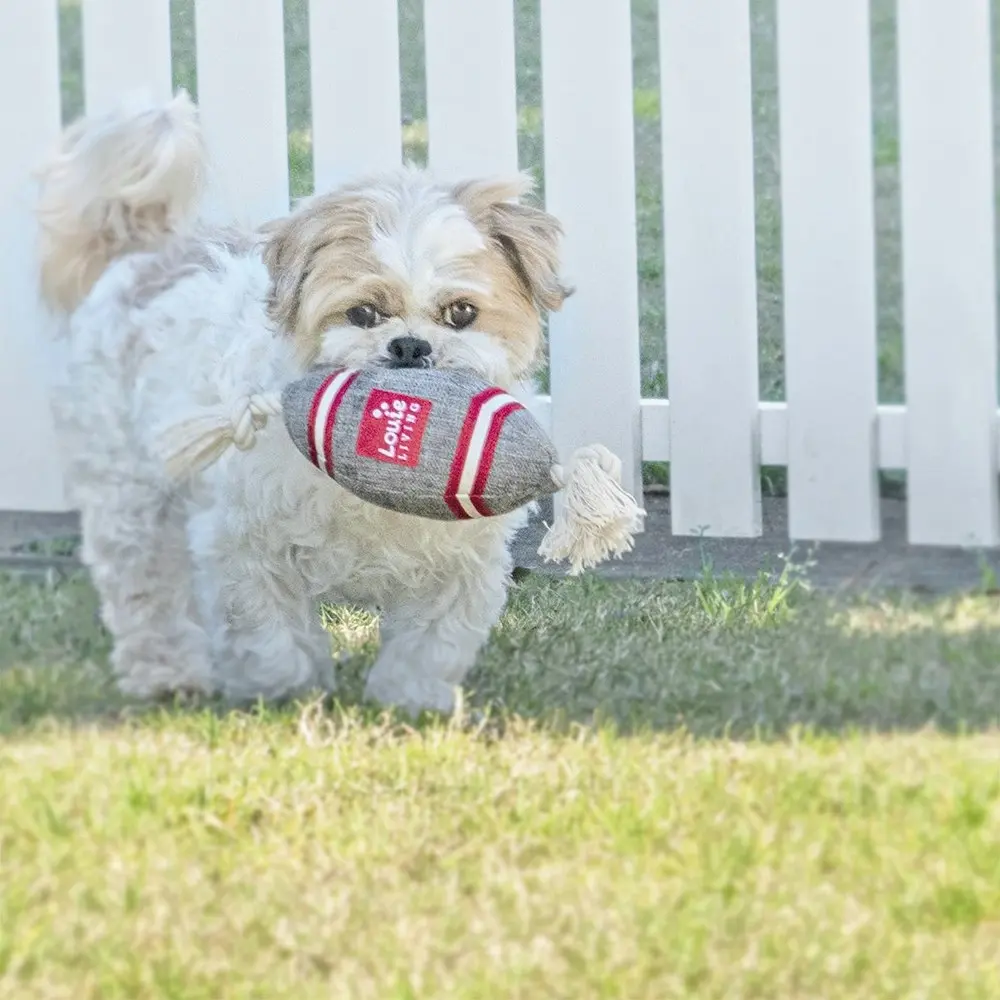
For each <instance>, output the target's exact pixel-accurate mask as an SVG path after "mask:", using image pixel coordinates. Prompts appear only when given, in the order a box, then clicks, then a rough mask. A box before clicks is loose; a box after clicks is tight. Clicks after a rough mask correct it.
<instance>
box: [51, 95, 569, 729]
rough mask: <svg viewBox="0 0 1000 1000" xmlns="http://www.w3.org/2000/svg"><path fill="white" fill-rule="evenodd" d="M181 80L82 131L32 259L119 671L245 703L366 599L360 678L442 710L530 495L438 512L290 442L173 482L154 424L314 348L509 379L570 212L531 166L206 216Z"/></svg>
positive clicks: (75, 485) (362, 187)
mask: <svg viewBox="0 0 1000 1000" xmlns="http://www.w3.org/2000/svg"><path fill="white" fill-rule="evenodd" d="M203 174H204V154H203V145H202V141H201V136H200V132H199V128H198V122H197V114H196V111H195V109H194V107H193V106H192V105H191V103H190V102H189V101H188V99H187V98H186V97H185V96H183V95H182V96H180V97H178V98H176V99H175V100H174V101H172V102H171V103H169V104H168V105H166V106H157V107H150V106H146V107H140V108H133V109H130V110H123V111H119V112H117V113H115V114H112V115H108V116H105V117H101V118H96V119H85V120H83V121H81V122H79V123H77V124H76V125H74V126H73V127H71V128H70V129H69V130H68V131H67V133H66V135H65V138H64V142H63V145H62V147H61V150H60V152H59V154H58V155H57V156H56V157H54V158H53V160H52V161H51V162H50V163H49V164H48V165H47V166H46V168H45V169H44V170H43V172H42V176H41V196H40V203H39V222H40V227H41V278H42V289H43V294H44V297H45V299H46V301H47V302H48V303H49V304H50V305H51V306H52V307H53V308H54V309H55V310H56V311H57V312H59V313H60V314H61V317H62V321H61V326H62V328H63V330H64V332H65V342H64V344H63V346H62V350H61V354H62V356H63V358H64V361H65V371H64V373H63V376H62V378H61V379H60V380H59V381H58V384H57V386H56V389H55V396H54V400H55V402H54V406H55V411H56V417H57V421H58V432H59V435H60V439H61V442H62V445H63V447H64V449H65V456H66V464H67V477H68V481H69V489H70V491H71V497H72V500H73V502H74V503H75V505H76V506H77V507H78V508H79V510H80V511H81V516H82V527H83V540H84V544H83V558H84V560H85V562H86V564H87V565H88V566H89V567H90V570H91V573H92V575H93V579H94V583H95V584H96V586H97V589H98V591H99V592H100V596H101V601H102V607H103V612H102V613H103V617H104V621H105V622H106V624H107V627H108V628H109V630H110V631H111V633H112V636H113V639H114V652H113V658H112V662H113V666H114V669H115V672H116V674H117V677H118V678H119V683H120V685H121V687H122V689H123V690H124V691H126V692H128V693H130V694H133V695H136V696H139V697H151V696H156V695H161V694H166V693H170V692H175V691H185V690H186V691H201V692H206V693H209V692H211V693H220V694H222V695H223V696H224V697H226V698H227V699H230V700H234V701H246V700H249V699H254V698H257V697H264V698H277V697H282V696H287V695H293V694H295V693H299V692H303V691H306V690H309V689H313V688H317V687H319V688H325V689H330V688H331V687H332V686H333V682H334V676H333V675H334V670H333V662H332V658H331V654H330V644H329V641H328V637H327V636H326V635H325V634H324V632H323V631H322V629H321V627H320V623H319V619H318V611H317V605H318V602H319V601H320V600H329V601H333V602H342V603H352V604H360V605H365V606H369V607H376V608H378V609H379V610H380V612H381V640H382V644H381V651H380V654H379V656H378V659H377V662H376V663H375V665H374V667H373V669H372V671H371V674H370V676H369V678H368V683H367V696H368V697H370V698H372V699H374V700H377V701H380V702H382V703H384V704H392V705H396V706H398V707H400V708H402V709H403V710H406V711H409V712H411V713H412V712H417V711H419V710H422V709H436V710H441V711H448V710H449V709H450V708H451V706H452V705H453V699H454V688H455V686H456V685H459V684H461V682H462V680H463V678H464V677H465V675H466V673H467V672H468V670H469V669H470V667H471V666H472V665H473V663H474V661H475V658H476V655H477V653H478V651H479V650H480V648H481V647H482V645H483V643H484V642H485V640H486V638H487V636H488V634H489V632H490V629H491V628H492V626H493V625H494V624H495V623H496V621H497V619H498V617H499V615H500V613H501V611H502V609H503V606H504V603H505V599H506V591H507V585H508V580H509V575H510V570H511V560H510V557H509V554H508V546H509V542H510V539H511V536H512V534H513V532H514V531H515V530H516V529H517V528H518V527H519V526H520V525H521V524H522V522H523V517H524V515H523V513H518V514H515V515H511V516H508V517H504V518H495V519H484V520H475V521H465V522H456V523H437V522H432V521H425V520H420V519H417V518H414V517H410V516H406V515H402V514H395V513H392V512H389V511H385V510H382V509H379V508H376V507H374V506H371V505H369V504H366V503H364V502H362V501H360V500H358V499H357V498H355V497H354V496H352V495H350V494H348V493H347V492H345V491H344V490H342V489H341V488H340V487H338V486H337V485H336V484H335V483H333V482H332V481H331V480H330V479H328V478H326V477H325V476H324V475H322V474H321V473H320V472H318V471H317V470H316V469H315V468H313V467H312V466H311V465H310V464H309V463H308V462H306V461H304V460H303V458H302V456H301V455H300V454H299V453H298V452H297V451H296V450H295V447H294V445H293V444H292V442H291V440H290V439H289V438H288V436H287V434H286V432H285V430H284V428H283V427H282V426H281V422H280V421H277V422H275V421H272V424H271V426H270V427H268V428H267V429H266V430H265V431H263V432H262V433H261V434H260V435H259V437H258V442H257V446H256V447H255V448H254V449H253V450H252V451H251V452H246V453H240V452H236V453H233V454H231V455H228V456H226V457H225V458H223V459H222V460H221V461H220V462H219V463H217V464H216V465H214V466H212V467H211V468H210V469H208V470H207V471H206V472H204V473H202V474H200V475H199V476H198V477H196V478H195V479H194V480H193V481H192V482H190V483H185V484H182V485H180V486H178V485H177V484H176V483H173V482H171V481H170V479H169V477H168V476H167V474H166V471H165V468H164V464H163V459H162V455H161V453H160V451H159V449H158V446H157V440H158V434H159V432H160V431H162V430H163V429H164V428H165V427H167V426H169V425H172V424H176V423H177V422H178V421H180V420H184V419H186V418H188V417H190V416H192V415H193V414H196V413H197V412H198V411H199V410H200V408H201V407H204V406H218V405H223V406H227V405H233V406H236V405H237V401H238V400H240V399H241V398H243V397H244V396H245V395H246V394H247V393H248V392H252V391H270V390H274V389H280V387H281V386H282V385H284V384H285V383H287V382H288V381H290V380H292V379H295V378H298V377H299V376H300V375H301V373H302V372H303V371H304V370H305V369H306V368H307V367H309V366H311V365H313V364H319V363H327V364H333V363H337V364H344V365H350V366H385V365H407V364H428V363H430V364H434V365H437V366H439V367H452V368H464V369H469V370H472V371H475V372H477V373H478V374H480V375H481V376H483V377H484V378H486V379H488V380H489V381H490V382H492V383H495V384H499V385H501V386H504V387H507V388H509V389H513V388H514V386H515V385H516V384H517V383H518V382H520V381H521V380H522V379H524V378H525V377H526V376H528V375H529V373H530V371H531V369H532V367H533V365H534V364H535V363H536V361H537V358H538V354H539V347H540V343H541V333H540V311H541V310H544V309H556V308H558V307H559V306H560V305H561V304H562V302H563V299H564V298H565V296H566V294H567V290H566V288H565V287H564V286H563V284H562V282H561V281H560V278H559V260H558V245H559V239H560V235H561V234H560V228H559V225H558V223H557V222H556V221H555V220H554V219H553V218H552V217H551V216H550V215H548V214H546V213H545V212H543V211H541V210H540V209H538V208H534V207H529V206H528V205H525V204H519V203H517V202H516V201H515V200H514V199H516V198H517V197H518V196H519V195H522V194H524V193H525V192H526V190H527V187H528V186H529V185H528V183H527V182H526V181H525V180H524V178H514V179H512V180H510V181H499V182H494V181H482V182H471V183H468V184H463V185H460V186H457V187H450V186H441V185H438V184H435V183H434V182H432V181H431V180H430V179H429V178H428V177H427V176H426V175H425V174H424V173H422V172H420V171H416V170H406V171H400V172H399V173H396V174H393V175H390V176H386V177H379V178H376V179H373V180H370V181H367V182H364V183H358V184H356V185H352V186H349V187H345V188H343V189H341V190H338V191H336V192H334V193H332V194H328V195H324V196H319V197H316V198H314V199H313V200H311V201H309V202H308V203H306V204H305V205H304V207H300V208H298V209H297V210H296V211H295V212H293V213H292V214H291V215H290V216H289V217H287V218H285V219H282V220H278V221H277V222H274V223H271V224H269V225H268V226H266V227H264V229H263V230H262V231H261V232H260V233H257V234H253V233H236V232H218V231H211V230H209V229H206V228H199V227H198V225H197V223H196V221H195V219H196V213H197V206H198V202H199V197H200V193H201V178H202V176H203Z"/></svg>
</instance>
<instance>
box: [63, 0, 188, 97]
mask: <svg viewBox="0 0 1000 1000" xmlns="http://www.w3.org/2000/svg"><path fill="white" fill-rule="evenodd" d="M83 49H84V56H83V79H84V93H85V97H86V106H87V111H88V112H90V113H94V112H100V111H102V110H106V109H108V108H111V107H114V106H115V105H116V104H118V103H119V102H120V101H121V99H122V98H123V97H125V96H128V95H129V94H130V93H131V92H136V91H140V90H145V91H147V92H148V94H149V96H150V97H151V98H153V99H154V100H158V101H159V100H166V99H167V98H169V97H170V94H171V91H172V89H173V83H172V71H171V64H170V0H83Z"/></svg>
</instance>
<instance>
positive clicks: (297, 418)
mask: <svg viewBox="0 0 1000 1000" xmlns="http://www.w3.org/2000/svg"><path fill="white" fill-rule="evenodd" d="M279 413H281V414H282V415H283V417H284V422H285V427H286V429H287V431H288V434H289V436H290V437H291V439H292V441H293V442H294V443H295V446H296V447H297V448H298V449H299V451H300V452H302V454H303V455H304V456H305V457H306V458H307V459H308V460H309V461H310V462H311V463H312V464H313V465H315V466H316V468H318V469H319V470H320V471H321V472H323V473H325V474H326V475H328V476H329V477H330V478H331V479H333V480H334V481H335V482H337V483H339V484H340V485H341V486H343V487H344V489H347V490H349V491H350V492H351V493H353V494H355V495H356V496H358V497H360V498H361V499H363V500H366V501H368V502H369V503H372V504H375V505H377V506H379V507H385V508H387V509H389V510H394V511H399V512H400V513H404V514H413V515H416V516H417V517H427V518H433V519H435V520H441V521H447V520H459V521H464V520H470V519H473V518H482V517H493V516H496V515H500V514H507V513H509V512H511V511H513V510H516V509H517V508H519V507H522V506H524V505H525V504H526V503H530V502H531V501H532V500H536V499H538V498H539V497H542V496H546V495H548V494H552V493H556V492H558V491H559V490H565V491H566V495H565V502H564V504H563V510H562V511H561V513H560V516H559V517H558V518H557V520H556V522H555V524H553V525H552V527H551V528H550V529H549V532H548V534H547V535H546V537H545V539H544V541H543V542H542V545H541V548H540V549H539V554H541V555H542V556H544V557H545V558H546V559H547V560H549V561H561V560H569V562H570V564H571V565H570V572H571V573H579V572H580V571H581V570H582V569H584V568H585V567H588V566H593V565H595V564H597V563H598V562H601V561H602V560H604V559H607V558H608V557H609V556H620V555H621V554H622V553H623V552H627V551H629V550H630V549H631V548H632V536H633V533H634V532H635V531H637V530H638V529H639V527H640V525H641V523H642V517H643V516H644V512H643V511H642V510H640V508H639V507H638V505H637V504H636V502H635V500H634V498H633V497H631V496H630V495H629V494H628V493H626V492H625V491H624V490H623V489H622V487H621V485H620V477H621V463H620V462H619V461H618V459H617V458H615V456H614V455H612V454H611V453H610V452H609V451H608V450H607V449H606V448H603V447H601V446H600V445H597V446H593V447H590V448H583V449H580V450H579V451H578V452H577V453H576V454H575V455H574V456H573V460H572V461H571V462H570V464H569V467H568V468H563V467H562V466H561V465H560V464H559V459H558V456H557V455H556V452H555V449H554V448H553V446H552V443H551V442H550V441H549V438H548V436H547V435H546V434H545V432H544V431H543V430H542V428H541V426H540V425H539V424H538V422H537V421H536V420H535V419H534V417H533V416H532V415H531V413H530V412H529V411H528V410H527V409H525V407H524V406H522V405H521V403H519V402H518V401H517V400H516V399H515V398H514V397H513V396H511V395H509V394H508V393H506V392H504V391H503V390H502V389H499V388H497V387H496V386H491V385H489V384H488V383H486V382H484V381H483V380H482V379H480V378H477V377H476V376H474V375H471V374H469V373H467V372H459V371H453V370H444V369H415V368H397V369H382V368H380V369H344V368H317V369H314V370H313V371H311V372H310V373H309V374H307V375H306V376H305V377H304V378H302V379H299V380H298V381H296V382H292V383H291V384H289V385H288V386H286V387H285V389H284V391H283V392H282V393H281V394H280V396H278V395H277V394H257V395H250V396H247V397H245V399H243V400H241V401H240V402H239V404H238V405H237V406H236V407H235V409H234V411H233V412H232V413H221V412H220V413H211V414H205V415H202V416H199V417H196V418H194V419H193V420H189V421H186V422H185V423H183V424H181V425H179V426H178V427H176V428H173V429H172V430H171V431H169V432H168V434H167V435H166V436H165V439H164V444H165V446H166V449H167V452H168V470H169V471H170V472H171V473H172V474H173V475H175V476H177V477H182V476H185V475H190V474H192V473H193V472H196V471H198V470H199V469H202V468H205V467H206V466H207V465H209V464H211V463H212V462H214V461H215V460H216V459H217V458H218V457H219V456H220V455H222V453H223V452H224V451H225V450H226V449H227V448H228V447H229V446H230V445H235V446H236V447H237V448H240V449H241V450H246V449H248V448H250V447H252V446H253V443H254V440H255V435H256V432H257V431H258V430H259V429H261V428H262V427H263V425H264V424H265V423H266V422H267V419H268V418H269V417H272V416H277V415H278V414H279Z"/></svg>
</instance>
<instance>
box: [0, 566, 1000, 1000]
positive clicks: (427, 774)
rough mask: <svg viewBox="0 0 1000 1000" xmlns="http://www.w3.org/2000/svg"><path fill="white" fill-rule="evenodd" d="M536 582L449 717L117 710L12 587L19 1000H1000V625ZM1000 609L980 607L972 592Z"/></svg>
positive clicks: (0, 894) (89, 658)
mask: <svg viewBox="0 0 1000 1000" xmlns="http://www.w3.org/2000/svg"><path fill="white" fill-rule="evenodd" d="M795 579H796V578H795V576H794V574H785V575H783V576H779V577H778V578H774V577H767V576H761V577H760V578H758V579H757V580H755V581H749V582H746V581H740V580H736V579H730V578H723V577H716V576H714V575H713V574H712V573H711V572H710V571H707V570H706V573H705V575H704V576H703V578H702V580H700V581H698V582H697V583H696V584H694V585H691V584H686V585H684V584H645V583H643V584H640V583H630V584H613V583H603V582H600V581H598V580H595V579H592V578H584V579H582V580H578V581H556V580H550V579H545V578H538V577H531V578H529V579H528V580H527V581H526V582H524V583H522V584H521V585H519V586H518V587H517V588H515V592H514V596H513V600H512V602H511V606H510V609H509V611H508V613H507V615H506V616H505V618H504V621H503V623H502V624H501V626H500V627H499V628H498V629H497V631H496V634H495V636H494V637H493V639H492V641H491V643H490V645H489V648H488V649H487V651H486V653H485V655H484V656H483V658H482V662H481V664H480V665H479V667H478V668H477V670H476V672H475V674H474V676H473V677H472V679H471V682H470V693H469V696H468V699H467V702H466V704H465V705H464V707H463V709H462V711H461V712H460V714H459V715H457V716H456V717H455V718H454V719H450V720H435V719H425V720H423V721H422V722H421V723H420V724H418V725H416V726H411V725H404V724H402V723H400V722H398V721H394V720H392V719H391V718H390V717H387V716H384V715H381V714H379V713H378V712H377V711H376V710H375V709H373V708H371V707H368V706H364V705H360V704H358V703H357V696H358V693H359V690H360V683H361V679H362V676H363V672H364V669H365V667H366V666H367V664H368V663H369V662H370V660H371V656H372V653H373V651H374V644H375V636H374V622H373V620H372V619H371V618H370V617H368V616H367V615H364V614H361V613H358V612H352V611H349V610H343V609H329V611H328V613H327V625H328V627H329V629H330V633H331V643H332V647H333V649H334V650H336V651H338V652H346V653H348V654H349V655H348V658H347V661H346V663H345V665H344V667H343V669H342V671H341V682H342V692H341V699H342V700H341V702H340V703H324V702H321V701H318V700H315V701H307V702H305V703H302V704H296V705H290V706H286V707H284V708H261V709H259V710H257V711H253V712H249V713H246V712H226V711H223V710H222V709H221V708H218V707H215V706H212V705H206V706H202V707H194V708H188V709H185V708H182V707H179V706H174V707H170V708H149V707H139V706H134V705H129V704H127V703H125V702H123V701H122V700H121V699H120V698H119V697H118V696H117V695H115V694H114V693H113V690H112V688H111V686H110V682H109V679H108V676H107V669H106V652H107V646H106V639H105V637H104V635H103V632H102V631H101V629H100V628H99V627H98V626H97V625H96V624H95V617H94V612H95V609H96V605H95V600H94V595H93V593H92V591H91V590H90V588H89V586H88V585H87V583H86V582H85V580H83V579H82V578H72V579H67V580H60V581H51V582H49V583H26V582H16V581H13V580H10V579H6V578H0V616H2V618H3V620H4V622H5V624H6V628H5V631H4V637H3V642H2V644H0V803H2V808H0V998H8V997H10V998H17V1000H20V998H25V1000H27V998H32V1000H49V998H52V1000H55V998H63V997H72V998H73V1000H90V998H94V1000H97V998H100V1000H115V998H121V1000H145V998H184V1000H199V998H204V1000H233V998H261V1000H270V998H274V997H281V996H288V997H295V998H296V1000H309V998H313V997H315V998H320V997H324V998H326V997H345V998H346V997H351V998H366V997H371V998H379V1000H384V998H396V997H398V998H410V997H424V996H427V997H431V996H433V997H469V998H473V997H476V998H478V997H483V996H504V997H531V998H535V997H567V998H579V997H628V998H631V1000H640V998H650V1000H665V998H671V997H678V998H680V997H684V998H716V997H718V998H723V997H726V998H728V997H747V998H750V997H760V998H768V1000H785V998H787V1000H792V998H795V1000H800V998H802V997H824V998H830V1000H836V998H859V1000H860V998H864V1000H878V998H886V1000H898V998H904V997H914V998H916V997H948V998H949V1000H958V998H964V997H970V998H971V997H982V998H993V997H997V996H1000V736H998V735H997V731H996V729H995V724H996V721H997V719H998V717H1000V669H998V664H1000V600H998V598H997V597H996V596H994V595H992V594H990V593H986V592H983V593H979V594H970V595H963V596H954V597H950V598H946V599H938V600H934V601H930V600H917V599H916V598H912V597H903V596H897V597H892V598H890V597H874V596H873V597H868V598H864V597H853V598H840V599H833V598H829V597H822V596H819V595H816V594H811V593H809V592H807V591H805V590H803V589H802V588H801V587H800V586H799V585H798V584H797V583H796V582H795ZM989 582H990V581H988V580H986V579H985V578H984V584H985V585H988V584H989Z"/></svg>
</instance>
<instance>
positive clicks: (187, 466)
mask: <svg viewBox="0 0 1000 1000" xmlns="http://www.w3.org/2000/svg"><path fill="white" fill-rule="evenodd" d="M280 413H281V395H280V393H273V392H268V393H254V394H252V395H249V396H241V397H240V398H239V399H237V400H236V402H235V403H234V404H233V406H232V407H231V408H230V409H223V408H221V407H220V408H218V409H214V410H206V411H205V412H204V413H201V414H199V415H198V416H197V417H191V418H190V419H188V420H184V421H181V423H179V424H175V425H174V426H173V427H171V428H169V429H168V430H167V431H166V432H164V433H163V434H162V435H161V436H160V445H161V447H162V449H163V452H164V457H165V460H166V466H167V475H169V476H170V477H171V478H172V479H189V478H190V477H191V476H193V475H195V474H196V473H199V472H201V471H203V470H204V469H207V468H208V467H209V466H210V465H214V464H215V463H216V462H217V461H218V460H219V459H220V458H222V456H223V455H224V454H225V453H226V452H227V451H228V450H229V448H230V446H235V447H236V448H238V449H239V450H240V451H249V450H250V449H251V448H252V447H253V446H254V444H255V443H256V440H257V432H258V431H260V430H263V429H264V427H265V426H266V424H267V421H268V418H269V417H276V416H278V415H279V414H280Z"/></svg>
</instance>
